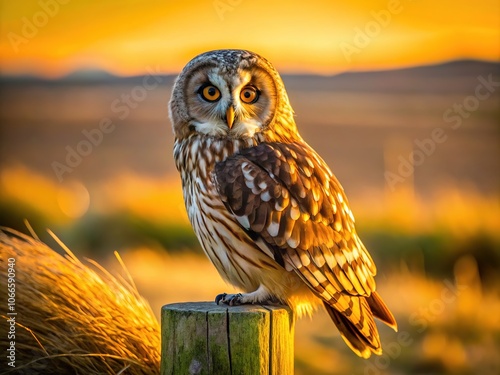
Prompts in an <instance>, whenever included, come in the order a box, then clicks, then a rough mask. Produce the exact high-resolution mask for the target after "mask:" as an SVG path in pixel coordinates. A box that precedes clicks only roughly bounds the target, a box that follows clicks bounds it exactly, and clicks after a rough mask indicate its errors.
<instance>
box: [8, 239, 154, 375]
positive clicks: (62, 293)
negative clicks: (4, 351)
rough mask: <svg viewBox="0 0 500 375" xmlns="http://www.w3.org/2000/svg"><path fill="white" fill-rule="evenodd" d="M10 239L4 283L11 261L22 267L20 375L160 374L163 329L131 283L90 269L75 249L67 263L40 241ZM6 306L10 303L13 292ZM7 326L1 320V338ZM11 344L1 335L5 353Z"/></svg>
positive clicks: (18, 285) (18, 299)
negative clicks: (70, 374)
mask: <svg viewBox="0 0 500 375" xmlns="http://www.w3.org/2000/svg"><path fill="white" fill-rule="evenodd" d="M4 231H5V232H0V258H1V261H0V274H1V277H2V278H6V275H7V259H9V258H14V259H15V275H16V276H15V277H16V279H15V281H16V283H15V285H16V297H15V298H16V302H15V312H16V313H17V316H16V323H17V324H16V332H15V334H16V337H15V342H16V368H15V371H16V374H19V373H25V374H37V373H51V374H69V373H78V374H120V373H126V374H157V373H159V363H160V327H159V324H158V321H157V320H156V318H155V316H154V314H153V313H152V311H151V308H150V307H149V304H148V303H147V302H146V301H145V300H144V299H143V298H142V297H141V296H140V295H139V293H138V292H137V289H136V288H135V285H134V284H133V281H132V279H129V280H125V279H123V278H116V277H114V276H112V275H111V274H110V273H108V272H107V271H106V270H105V269H104V268H102V267H101V266H99V265H98V264H97V263H95V262H93V261H88V264H84V263H82V262H81V261H80V260H78V258H76V257H75V256H74V255H73V254H72V253H71V251H69V249H65V251H66V254H65V255H64V256H63V255H60V254H58V253H56V252H55V251H54V250H52V249H51V248H49V247H48V246H47V245H45V244H44V243H42V242H40V241H38V240H37V239H34V238H31V237H27V236H25V235H22V234H20V233H17V232H14V231H10V230H5V229H4ZM8 232H10V233H8ZM2 285H4V283H3V282H2ZM0 300H1V301H7V288H6V287H2V288H1V289H0ZM5 303H6V302H5ZM7 318H8V317H7V316H5V315H2V318H1V324H2V328H1V331H2V332H7V329H6V327H5V326H6V324H7V321H6V319H7ZM9 341H10V340H8V339H7V335H6V334H5V335H2V336H1V337H0V346H1V347H2V348H8V347H9V343H8V342H9ZM6 373H8V371H7V372H6Z"/></svg>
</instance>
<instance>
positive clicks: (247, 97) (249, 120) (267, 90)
mask: <svg viewBox="0 0 500 375" xmlns="http://www.w3.org/2000/svg"><path fill="white" fill-rule="evenodd" d="M186 98H187V103H186V104H187V108H189V117H190V118H191V120H190V123H189V125H190V127H191V128H192V129H194V130H195V131H196V132H198V133H201V134H205V135H209V136H217V137H224V136H230V137H233V138H241V137H252V136H253V135H254V134H255V133H257V132H260V131H262V129H263V128H265V126H266V125H267V124H268V123H269V122H270V121H271V119H272V118H273V116H274V109H275V106H276V88H275V85H274V83H273V80H272V78H271V77H270V76H269V74H268V73H266V72H265V71H264V70H262V69H260V68H253V69H238V70H237V71H235V72H234V71H233V72H231V73H229V72H227V71H225V70H224V69H223V68H219V67H207V66H205V67H202V68H200V69H198V70H197V71H195V72H194V73H193V75H192V76H191V77H190V79H189V81H188V84H187V91H186Z"/></svg>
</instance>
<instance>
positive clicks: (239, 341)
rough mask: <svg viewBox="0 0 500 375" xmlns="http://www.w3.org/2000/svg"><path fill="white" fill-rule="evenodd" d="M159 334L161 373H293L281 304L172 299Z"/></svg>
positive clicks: (290, 327)
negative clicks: (235, 303) (242, 304)
mask: <svg viewBox="0 0 500 375" xmlns="http://www.w3.org/2000/svg"><path fill="white" fill-rule="evenodd" d="M161 336H162V337H161V371H160V372H161V375H174V374H175V375H178V374H207V375H208V374H214V375H224V374H234V375H240V374H249V375H255V374H260V375H264V374H265V375H292V374H293V340H294V319H293V315H292V311H291V310H290V309H289V308H288V307H285V306H262V305H244V306H218V305H216V304H215V303H213V302H192V303H174V304H171V305H166V306H163V308H162V311H161Z"/></svg>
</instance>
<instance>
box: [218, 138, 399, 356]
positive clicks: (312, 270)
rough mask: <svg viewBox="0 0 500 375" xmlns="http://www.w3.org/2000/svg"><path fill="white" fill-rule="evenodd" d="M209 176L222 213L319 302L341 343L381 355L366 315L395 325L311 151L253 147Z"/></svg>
mask: <svg viewBox="0 0 500 375" xmlns="http://www.w3.org/2000/svg"><path fill="white" fill-rule="evenodd" d="M214 177H215V184H216V186H217V189H218V191H219V193H220V197H221V199H222V201H223V202H224V204H225V205H226V207H227V208H228V210H230V211H231V212H232V213H233V214H234V215H235V217H236V218H237V220H238V222H239V223H240V225H241V226H242V227H243V228H244V229H245V230H246V231H247V233H248V234H249V235H250V236H251V237H252V238H254V239H257V238H259V237H260V238H261V239H263V240H264V241H265V243H266V244H267V246H268V247H269V248H270V249H271V250H272V252H273V255H274V259H275V260H276V261H277V262H278V263H280V264H281V265H282V266H283V267H285V268H286V269H287V270H288V271H295V272H296V273H297V274H298V275H299V276H300V277H301V278H302V280H303V281H304V282H305V283H306V284H307V285H308V286H309V287H310V288H311V290H313V291H314V292H315V294H316V295H317V296H318V297H320V298H321V299H322V300H323V302H324V304H325V307H326V309H327V311H328V313H329V314H330V316H331V318H332V320H333V321H334V322H335V324H336V325H337V327H338V328H339V330H340V332H341V334H342V337H343V338H344V340H345V341H346V343H347V344H348V345H349V346H350V347H351V348H352V349H353V350H354V351H355V352H356V353H358V355H360V356H362V357H365V358H367V357H369V356H370V352H371V351H373V352H375V353H378V354H380V353H381V349H380V340H379V337H378V332H377V328H376V325H375V322H374V320H373V316H376V317H377V318H379V319H381V320H382V321H383V322H385V323H386V324H388V325H389V326H391V327H393V328H394V329H396V321H395V320H394V317H393V316H392V314H391V313H390V311H389V310H388V308H387V307H386V306H385V304H384V302H383V301H382V299H381V298H380V297H379V296H378V294H377V292H375V281H374V278H373V277H374V276H375V274H376V268H375V264H374V262H373V260H372V259H371V257H370V255H369V254H368V252H367V250H366V249H365V247H364V245H363V243H362V242H361V240H360V239H359V238H358V236H357V234H356V231H355V229H354V218H353V216H352V213H351V211H350V209H349V207H348V203H347V198H346V196H345V194H344V191H343V189H342V187H341V186H340V184H339V182H338V181H337V179H336V178H335V176H334V175H333V174H332V172H331V171H330V169H329V168H328V166H327V165H326V163H325V162H324V161H323V160H322V159H321V158H320V157H319V156H318V155H317V154H316V152H315V151H314V150H313V149H311V148H310V147H309V146H308V145H307V144H305V143H287V144H284V143H267V144H260V145H258V146H255V147H251V148H248V149H245V150H243V151H241V152H240V153H239V154H236V155H234V156H232V157H229V158H228V159H226V160H225V161H224V162H221V163H218V164H217V165H216V167H215V176H214ZM372 315H373V316H372Z"/></svg>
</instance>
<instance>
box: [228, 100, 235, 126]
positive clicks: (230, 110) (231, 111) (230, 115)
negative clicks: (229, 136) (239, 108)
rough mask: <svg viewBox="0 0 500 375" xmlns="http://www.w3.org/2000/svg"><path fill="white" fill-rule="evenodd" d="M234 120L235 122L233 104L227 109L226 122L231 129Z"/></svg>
mask: <svg viewBox="0 0 500 375" xmlns="http://www.w3.org/2000/svg"><path fill="white" fill-rule="evenodd" d="M233 122H234V108H233V106H232V105H230V106H229V107H228V108H227V111H226V123H227V126H228V127H229V129H231V128H232V127H233Z"/></svg>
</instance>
